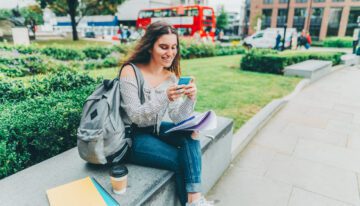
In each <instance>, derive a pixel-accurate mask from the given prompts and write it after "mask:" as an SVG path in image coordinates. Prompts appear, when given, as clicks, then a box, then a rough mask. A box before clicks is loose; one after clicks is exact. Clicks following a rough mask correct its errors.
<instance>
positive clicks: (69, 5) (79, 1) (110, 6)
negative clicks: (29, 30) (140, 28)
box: [37, 0, 125, 41]
mask: <svg viewBox="0 0 360 206" xmlns="http://www.w3.org/2000/svg"><path fill="white" fill-rule="evenodd" d="M37 1H38V2H40V4H41V8H45V7H46V6H49V8H50V9H51V10H53V12H54V13H55V14H56V15H59V16H66V15H69V16H70V20H71V27H72V35H73V40H74V41H77V40H79V37H78V35H77V30H76V26H77V25H78V23H79V22H80V20H81V18H82V17H83V16H86V15H100V14H115V13H116V11H117V6H118V5H120V4H121V3H123V2H124V1H125V0H37ZM77 16H78V17H79V18H78V19H76V17H77Z"/></svg>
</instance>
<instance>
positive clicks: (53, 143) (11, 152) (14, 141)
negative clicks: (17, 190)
mask: <svg viewBox="0 0 360 206" xmlns="http://www.w3.org/2000/svg"><path fill="white" fill-rule="evenodd" d="M94 88H95V85H89V86H86V87H83V88H81V89H78V90H72V91H68V92H54V93H51V94H50V95H49V96H47V97H37V98H35V99H28V100H25V101H23V102H19V103H16V104H14V103H5V104H2V105H0V122H1V124H0V178H3V177H5V176H8V175H10V174H13V173H15V172H17V171H19V170H22V169H24V168H26V167H28V166H31V165H33V164H36V163H38V162H40V161H42V160H45V159H48V158H50V157H53V156H55V155H57V154H59V153H61V152H63V151H66V150H68V149H70V148H72V147H74V146H75V145H76V129H77V127H78V125H79V121H80V115H81V110H82V104H83V102H84V101H85V99H86V97H87V96H88V95H89V94H90V93H91V92H92V91H93V90H94Z"/></svg>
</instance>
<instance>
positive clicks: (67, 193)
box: [46, 177, 107, 206]
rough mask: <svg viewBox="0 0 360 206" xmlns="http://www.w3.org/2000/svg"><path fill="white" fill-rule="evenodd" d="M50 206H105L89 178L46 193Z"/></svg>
mask: <svg viewBox="0 0 360 206" xmlns="http://www.w3.org/2000/svg"><path fill="white" fill-rule="evenodd" d="M46 194H47V197H48V200H49V203H50V205H51V206H68V205H72V206H107V204H106V202H105V201H104V199H103V198H102V196H101V195H100V193H99V192H98V190H97V189H96V187H95V185H94V184H93V182H92V181H91V179H90V177H86V178H83V179H80V180H76V181H73V182H70V183H67V184H64V185H61V186H58V187H55V188H52V189H49V190H47V191H46Z"/></svg>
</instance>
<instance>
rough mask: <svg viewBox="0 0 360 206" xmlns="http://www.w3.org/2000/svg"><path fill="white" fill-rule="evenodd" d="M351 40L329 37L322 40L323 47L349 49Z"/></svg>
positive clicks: (349, 38)
mask: <svg viewBox="0 0 360 206" xmlns="http://www.w3.org/2000/svg"><path fill="white" fill-rule="evenodd" d="M352 42H353V39H352V38H351V37H329V38H326V39H324V41H323V45H324V47H338V48H351V47H352V44H353V43H352Z"/></svg>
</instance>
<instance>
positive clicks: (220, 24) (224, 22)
mask: <svg viewBox="0 0 360 206" xmlns="http://www.w3.org/2000/svg"><path fill="white" fill-rule="evenodd" d="M228 24H229V21H228V15H227V13H226V12H225V10H224V8H222V9H221V12H220V14H219V16H218V17H217V18H216V27H217V28H218V29H226V27H227V26H228Z"/></svg>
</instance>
